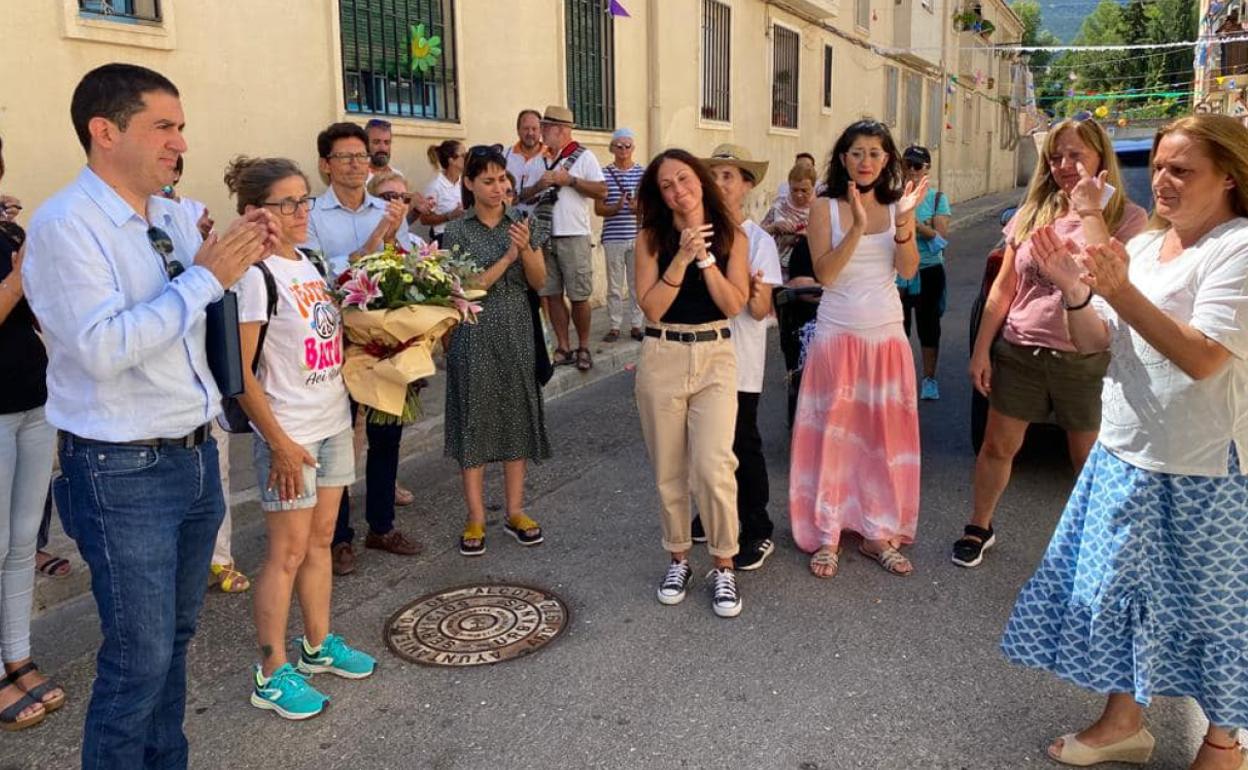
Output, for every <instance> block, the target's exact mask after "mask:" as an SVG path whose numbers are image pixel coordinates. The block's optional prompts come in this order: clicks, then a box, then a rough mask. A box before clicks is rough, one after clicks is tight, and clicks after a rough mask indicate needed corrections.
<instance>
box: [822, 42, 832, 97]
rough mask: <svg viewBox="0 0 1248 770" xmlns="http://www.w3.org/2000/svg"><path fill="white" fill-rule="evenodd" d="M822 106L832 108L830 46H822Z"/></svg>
mask: <svg viewBox="0 0 1248 770" xmlns="http://www.w3.org/2000/svg"><path fill="white" fill-rule="evenodd" d="M823 108H824V109H825V110H830V109H832V46H830V45H825V46H824V47H823Z"/></svg>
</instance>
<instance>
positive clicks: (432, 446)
mask: <svg viewBox="0 0 1248 770" xmlns="http://www.w3.org/2000/svg"><path fill="white" fill-rule="evenodd" d="M607 328H608V322H607V313H606V308H595V310H594V314H593V322H592V331H591V333H590V341H591V344H590V350H591V351H592V353H593V357H594V368H593V369H591V370H590V371H588V372H585V373H582V372H580V371H578V370H577V369H576V367H574V366H560V367H557V368H556V369H555V374H554V377H552V378H551V380H550V382H549V383H547V385H546V387H545V388H544V393H545V398H546V401H547V402H549V401H551V400H553V399H556V398H559V397H560V396H564V395H567V394H568V393H573V392H575V391H577V390H579V389H581V388H583V387H585V386H587V385H590V384H592V383H595V382H598V381H599V380H602V379H604V378H606V377H610V376H611V375H613V374H616V373H617V372H620V371H623V370H624V369H625V367H629V366H632V365H634V364H635V363H636V361H637V356H638V353H639V352H640V350H641V343H639V342H635V341H634V340H633V339H632V338H630V337H629V336H628V329H627V328H626V329H624V334H623V336H622V337H621V338H620V340H619V341H618V342H615V343H611V344H608V343H604V342H601V340H602V336H603V335H604V334H606V333H607ZM572 339H573V342H575V340H576V333H575V331H573V332H572ZM438 363H439V369H440V370H441V369H442V368H443V367H442V365H441V362H440V361H439V362H438ZM445 388H446V378H445V376H443V372H442V371H439V373H438V376H435V377H433V378H431V380H430V385H429V387H428V388H426V389H425V390H424V392H423V393H422V394H421V403H422V405H423V407H424V417H423V418H422V419H420V420H418V421H416V422H415V423H412V424H411V425H409V426H407V428H405V429H404V431H403V443H402V445H401V449H400V454H399V479H400V480H402V479H403V478H404V477H405V476H406V475H408V474H406V473H405V470H406V469H405V466H407V464H408V463H409V461H411V460H412V459H413V458H414V457H417V456H419V455H421V454H424V453H427V452H436V453H441V451H442V440H443V435H442V426H443V410H444V409H445V406H446V390H445ZM251 442H252V437H251V436H250V435H234V436H231V437H230V442H229V453H230V488H231V494H230V503H231V508H230V511H231V513H232V515H233V517H234V532H233V539H234V552H235V553H234V555H235V558H239V559H240V566H241V567H242V568H243V569H244V571H247V570H249V569H250V570H252V571H250V572H248V575H249V576H251V577H254V576H255V575H254V569H253V568H252V565H250V564H248V560H246V559H242V558H241V554H242V553H249V552H251V551H253V550H255V549H254V548H252V547H250V546H251V541H256V542H258V541H259V540H260V539H262V538H263V535H264V532H263V527H264V520H263V514H262V513H261V511H260V505H259V503H258V502H257V501H258V500H259V493H258V487H257V486H256V473H255V470H254V466H253V464H252V456H251ZM358 479H359V481H358V482H357V483H356V484H355V485H353V486H352V498H353V500H358V501H359V510H353V511H352V520H353V521H355V522H356V525H357V529H358V527H359V525H360V524H361V523H362V522H363V520H364V509H363V501H364V462H363V456H362V455H361V457H360V462H359V470H358ZM416 495H417V501H416V504H415V506H414V507H419V506H420V492H419V490H416ZM405 510H408V509H405V508H400V509H399V514H400V517H399V518H400V519H402V518H403V515H402V514H403V512H404V511H405ZM52 518H53V525H52V531H51V540H50V542H49V543H48V549H47V550H48V551H49V552H50V553H53V554H55V555H57V556H60V557H62V558H65V559H68V560H69V561H70V563H71V564H72V565H73V572H72V573H71V574H70V575H69V576H68V577H65V578H60V579H53V578H46V577H42V576H40V577H38V578H37V580H36V581H35V599H34V614H35V617H38V616H39V615H41V614H43V613H45V612H47V611H48V610H50V609H52V608H54V607H55V606H57V605H58V604H61V603H62V602H66V601H69V600H71V599H74V598H76V597H78V596H80V595H82V594H86V593H88V592H89V591H90V590H91V582H90V575H89V574H88V572H87V568H86V565H85V564H84V563H83V561H82V559H81V557H80V556H79V555H78V548H77V546H75V545H74V543H73V541H71V540H70V539H69V538H68V537H66V535H65V533H64V532H63V531H62V529H61V524H60V521H59V520H58V519H57V517H56V515H55V513H54V514H53V517H52Z"/></svg>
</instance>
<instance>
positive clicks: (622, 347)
mask: <svg viewBox="0 0 1248 770" xmlns="http://www.w3.org/2000/svg"><path fill="white" fill-rule="evenodd" d="M1022 195H1023V188H1017V189H1014V190H1008V191H1006V192H1001V193H993V194H991V195H984V196H981V197H979V198H973V199H971V200H968V201H964V202H962V203H958V204H955V205H954V206H953V211H954V216H953V221H952V224H951V229H953V230H958V229H961V228H965V227H971V226H974V225H975V224H977V223H980V222H982V221H983V220H984V219H988V218H995V217H997V216H999V215H1000V212H1001V210H1002V209H1004V208H1005V207H1007V206H1011V205H1015V204H1016V203H1018V201H1019V200H1021V199H1022ZM607 326H608V323H607V314H606V309H605V308H601V307H599V308H595V309H594V314H593V324H592V332H591V334H590V340H591V343H592V344H591V347H590V349H591V350H592V351H593V356H594V368H593V369H592V370H590V371H589V372H587V373H584V374H582V373H581V372H579V371H577V370H576V369H575V368H574V367H570V366H561V367H559V368H557V369H556V370H555V375H554V377H553V378H552V379H551V381H550V383H549V384H547V385H546V388H545V397H546V401H548V402H549V401H551V400H554V399H556V398H559V397H560V396H564V395H567V394H569V393H573V392H575V391H577V390H579V389H581V388H583V387H585V386H587V385H590V384H593V383H595V382H598V381H599V380H602V379H604V378H606V377H610V376H611V375H613V374H616V373H618V372H620V371H623V370H624V369H625V368H627V367H631V366H634V365H635V364H636V362H637V356H638V354H639V352H640V349H641V345H640V343H637V342H634V341H633V340H632V339H630V338H629V337H628V333H627V332H628V330H627V329H625V330H624V332H625V333H624V336H623V337H621V338H620V341H619V342H616V343H613V344H606V343H603V342H600V341H599V340H601V339H602V336H603V335H604V334H606V332H607ZM574 339H575V337H574ZM445 384H446V379H445V377H442V376H436V377H433V378H432V380H431V383H430V385H429V387H428V388H427V389H426V390H425V391H424V393H423V394H422V398H421V400H422V403H423V405H424V410H425V415H424V417H423V418H422V419H420V420H418V421H417V422H415V423H413V424H412V425H409V426H408V427H407V428H406V429H405V430H404V432H403V444H402V449H401V453H400V457H399V478H400V480H402V479H404V478H405V477H409V476H410V475H411V468H410V467H408V464H409V462H410V461H411V460H412V459H413V458H415V457H417V456H419V455H422V454H424V453H427V452H437V453H440V452H441V448H442V438H443V436H442V426H443V409H444V407H445V390H444V388H445ZM362 460H363V458H361V463H360V466H359V479H360V481H359V482H357V483H356V484H355V485H354V486H353V487H352V492H353V495H352V496H353V498H354V499H358V500H360V505H361V507H360V510H359V511H356V512H353V514H352V518H353V520H355V521H356V522H357V523H359V522H362V521H363V518H364V514H363V508H362V504H363V499H364V495H363V489H364V465H363V461H362ZM230 487H231V494H230V500H231V513H232V514H233V517H234V552H235V557H236V558H238V559H239V560H240V566H241V567H242V568H243V569H244V571H248V570H250V571H249V572H248V574H249V575H251V576H253V577H254V566H255V565H253V564H251V563H250V561H251V560H250V559H248V558H245V555H251V554H253V553H255V552H257V551H258V550H259V549H258V547H257V545H256V544H257V543H259V542H260V541H261V540H262V539H263V536H264V529H263V528H264V521H263V516H262V514H261V511H260V506H259V504H258V503H257V502H256V501H257V499H258V494H257V487H256V476H255V471H254V469H253V465H252V459H251V437H250V436H248V435H237V436H233V437H231V440H230ZM416 494H417V501H416V504H415V505H414V506H413V508H417V509H419V507H420V492H419V490H416ZM408 510H410V509H407V508H400V509H399V520H400V522H402V520H403V519H404V518H405V515H404V512H405V511H408ZM53 519H54V522H53V526H52V538H51V542H50V543H49V544H48V550H49V552H51V553H53V554H55V555H57V556H60V557H63V558H65V559H68V560H69V561H70V562H71V563H72V565H73V572H72V574H70V575H69V576H68V577H66V578H62V579H52V578H45V577H42V576H40V577H38V578H37V580H36V582H35V600H34V612H35V616H36V617H38V616H39V615H41V614H43V613H44V612H47V611H48V610H49V609H51V608H53V607H55V606H56V605H58V604H60V603H62V602H66V601H69V600H71V599H74V598H76V597H78V596H80V595H82V594H85V593H88V592H89V591H90V587H91V586H90V575H89V574H88V573H87V569H86V566H85V565H84V564H83V562H82V560H81V558H79V556H78V549H77V547H76V546H75V545H74V543H73V542H72V541H70V540H69V538H68V537H66V536H65V534H64V533H63V532H62V530H61V525H60V522H59V521H56V520H55V519H56V517H55V516H53Z"/></svg>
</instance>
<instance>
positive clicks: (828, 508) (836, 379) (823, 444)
mask: <svg viewBox="0 0 1248 770" xmlns="http://www.w3.org/2000/svg"><path fill="white" fill-rule="evenodd" d="M901 180H902V174H901V164H900V158H899V156H898V154H897V149H896V146H895V145H894V144H893V140H892V137H891V136H890V135H889V133H888V129H887V128H886V127H885V126H884V125H883V124H881V123H878V122H876V121H873V120H864V121H859V122H857V123H854V124H852V125H851V126H849V128H847V129H845V132H844V133H843V134H842V135H841V137H840V139H838V140H837V142H836V146H835V147H834V148H833V151H832V158H831V160H830V162H829V168H828V177H827V192H826V193H825V196H827V197H825V198H822V199H820V200H818V201H816V202H815V203H814V204H813V205H812V206H811V212H810V226H809V228H808V232H809V238H810V251H811V256H812V260H813V263H814V268H815V275H816V277H817V278H818V279H819V282H820V283H821V284H822V285H823V298H822V300H821V301H820V303H819V314H818V319H817V321H816V330H815V339H814V341H813V343H812V344H811V346H810V348H809V350H808V351H807V355H806V368H805V370H804V372H803V374H802V388H801V392H800V394H799V396H798V401H797V414H796V416H795V417H794V420H793V443H792V466H791V470H790V474H789V516H790V518H791V521H792V526H793V537H794V539H795V540H796V541H797V545H798V547H799V548H801V549H802V550H803V551H807V552H811V553H813V556H812V557H811V560H810V568H811V571H812V572H813V573H814V574H815V575H816V576H817V577H821V578H829V577H832V576H833V575H835V574H836V571H837V567H838V565H839V554H840V540H841V533H842V532H843V531H845V530H849V531H852V532H857V533H858V534H860V535H861V536H862V545H861V546H860V547H859V550H860V551H862V553H864V554H865V555H867V556H869V557H871V558H872V559H874V560H875V561H877V562H879V563H880V565H882V566H883V567H884V568H885V569H886V570H888V571H889V572H892V573H893V574H896V575H908V574H910V573H911V572H912V571H913V570H914V567H913V565H911V563H910V560H909V559H907V558H906V557H905V556H904V555H902V553H901V551H899V550H898V548H899V547H900V546H902V545H905V544H908V543H911V542H913V541H914V531H915V526H916V524H917V522H918V516H919V420H918V410H917V398H916V391H915V378H914V360H913V356H912V354H911V352H910V343H909V341H908V340H907V339H906V335H905V331H904V330H903V328H902V309H901V300H900V298H899V296H898V294H897V289H896V286H895V284H894V279H895V277H896V276H897V274H901V275H902V276H903V277H911V276H913V275H914V273H915V271H916V270H918V264H919V253H918V250H917V249H916V247H915V242H914V209H915V206H916V205H917V204H918V202H919V201H921V200H923V196H924V195H925V194H926V193H927V182H926V180H924V181H922V182H920V183H919V185H918V186H917V187H916V186H913V185H911V184H907V185H906V186H905V189H904V191H903V190H902V189H901Z"/></svg>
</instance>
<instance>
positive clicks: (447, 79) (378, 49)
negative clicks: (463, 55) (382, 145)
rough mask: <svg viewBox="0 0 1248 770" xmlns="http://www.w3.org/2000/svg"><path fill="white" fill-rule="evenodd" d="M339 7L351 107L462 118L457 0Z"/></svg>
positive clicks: (356, 2) (377, 1)
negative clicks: (456, 26)
mask: <svg viewBox="0 0 1248 770" xmlns="http://www.w3.org/2000/svg"><path fill="white" fill-rule="evenodd" d="M338 8H339V26H340V27H341V30H342V84H343V103H344V105H345V107H346V111H347V112H354V113H365V114H372V115H389V116H394V117H402V118H417V119H422V120H437V121H444V122H451V123H454V122H457V121H458V120H459V77H458V69H457V67H456V46H457V41H456V35H455V3H454V0H339V3H338ZM434 37H436V38H438V44H437V45H436V46H432V47H430V46H429V45H428V43H429V42H430V41H431V40H432V38H434ZM416 38H420V39H419V40H418V39H416ZM416 55H419V57H420V58H417V60H416V62H415V66H413V64H414V63H413V57H414V56H416ZM422 61H423V62H424V65H425V66H423V67H422V66H420V64H421V62H422Z"/></svg>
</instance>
